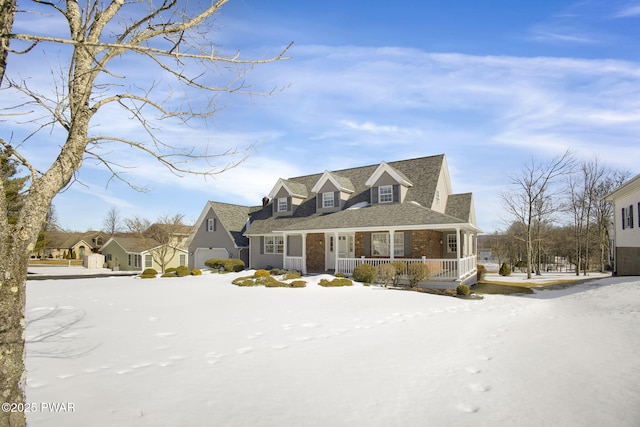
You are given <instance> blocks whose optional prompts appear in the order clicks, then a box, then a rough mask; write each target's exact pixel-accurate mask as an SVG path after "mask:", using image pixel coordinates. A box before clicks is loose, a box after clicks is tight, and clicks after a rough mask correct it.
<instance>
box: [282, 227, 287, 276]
mask: <svg viewBox="0 0 640 427" xmlns="http://www.w3.org/2000/svg"><path fill="white" fill-rule="evenodd" d="M282 268H284V269H285V270H286V269H288V267H287V233H282Z"/></svg>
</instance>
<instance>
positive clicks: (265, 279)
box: [255, 275, 281, 288]
mask: <svg viewBox="0 0 640 427" xmlns="http://www.w3.org/2000/svg"><path fill="white" fill-rule="evenodd" d="M255 282H256V285H260V286H266V287H268V288H275V287H277V286H279V285H280V283H281V282H279V281H278V280H276V279H275V278H273V277H272V276H271V275H268V276H260V277H256V280H255Z"/></svg>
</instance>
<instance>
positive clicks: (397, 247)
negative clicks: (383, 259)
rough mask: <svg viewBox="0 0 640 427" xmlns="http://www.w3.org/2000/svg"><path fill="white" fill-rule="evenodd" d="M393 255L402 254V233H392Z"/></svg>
mask: <svg viewBox="0 0 640 427" xmlns="http://www.w3.org/2000/svg"><path fill="white" fill-rule="evenodd" d="M393 255H394V256H404V233H395V234H394V235H393Z"/></svg>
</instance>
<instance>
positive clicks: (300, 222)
mask: <svg viewBox="0 0 640 427" xmlns="http://www.w3.org/2000/svg"><path fill="white" fill-rule="evenodd" d="M443 162H444V155H442V154H441V155H437V156H430V157H421V158H417V159H409V160H402V161H398V162H389V163H388V165H389V166H390V167H392V168H393V169H395V170H396V171H397V172H398V173H399V174H401V175H402V176H403V177H404V178H406V180H407V181H409V182H411V183H413V186H412V187H410V188H409V189H408V190H407V194H406V197H405V202H404V203H401V204H399V203H395V204H385V205H375V206H370V207H367V208H361V209H348V208H349V207H351V206H353V205H355V204H357V203H361V202H368V203H370V189H369V187H367V186H366V185H365V183H366V181H367V180H368V179H369V178H370V177H371V175H372V174H373V173H374V172H375V170H376V169H377V168H378V166H379V164H376V165H370V166H363V167H358V168H351V169H343V170H339V171H332V172H330V173H331V174H332V176H333V177H334V178H336V180H338V177H340V181H339V182H341V183H343V182H344V183H346V182H347V180H348V182H349V183H350V184H351V186H352V188H353V190H354V192H353V193H352V194H351V195H350V198H349V199H348V200H347V202H346V204H345V208H344V209H343V210H341V211H338V212H334V213H329V214H318V213H316V195H315V194H311V195H310V196H309V197H307V198H306V199H305V200H303V202H302V204H301V205H300V206H298V208H297V209H296V210H295V212H294V213H293V215H292V216H289V217H273V216H272V204H271V203H270V204H269V205H267V206H266V207H265V208H263V209H258V210H256V211H255V212H253V213H252V214H251V226H250V227H249V230H248V231H247V232H246V234H249V235H259V234H268V233H272V232H274V231H294V230H296V231H298V230H300V231H301V230H321V229H338V228H358V227H376V226H384V227H391V226H403V225H407V226H409V225H446V224H461V223H467V222H469V219H470V209H471V201H472V199H471V194H470V193H469V194H466V195H465V194H461V195H450V196H449V201H448V206H447V210H446V214H442V213H439V212H436V211H433V210H431V209H429V208H426V207H424V206H431V204H432V202H433V199H434V197H435V192H436V186H437V184H438V178H439V176H440V172H441V169H442V166H443ZM322 175H323V174H314V175H306V176H301V177H296V178H290V179H288V180H287V182H288V183H291V182H296V183H299V184H302V185H304V186H305V188H313V187H314V185H315V184H316V183H317V182H318V180H319V179H320V178H321V177H322ZM412 201H413V202H417V203H418V204H417V205H416V204H415V203H411V202H412Z"/></svg>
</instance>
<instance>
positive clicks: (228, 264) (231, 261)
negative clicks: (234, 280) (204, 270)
mask: <svg viewBox="0 0 640 427" xmlns="http://www.w3.org/2000/svg"><path fill="white" fill-rule="evenodd" d="M204 265H206V266H207V267H210V268H215V269H218V270H219V269H221V268H222V269H223V270H224V271H229V272H231V271H233V272H238V271H242V270H244V261H242V260H241V259H237V258H211V259H208V260H206V261H205V262H204Z"/></svg>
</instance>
